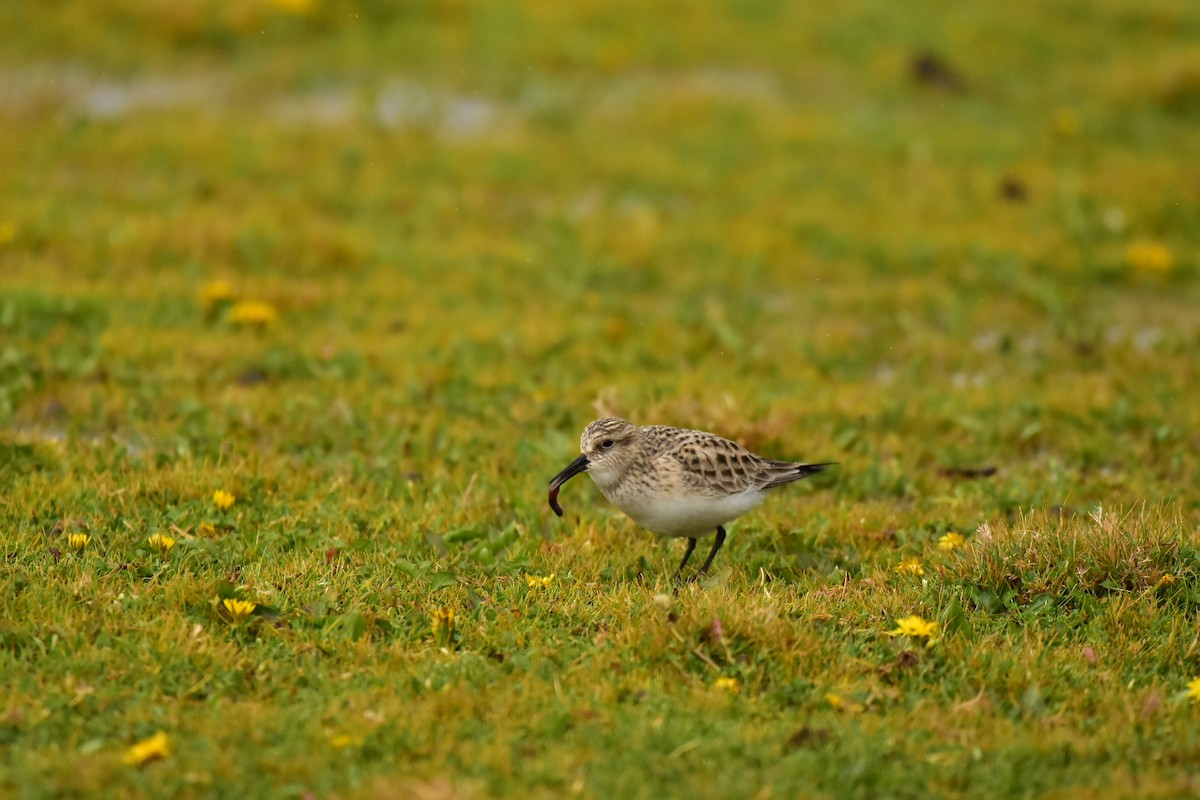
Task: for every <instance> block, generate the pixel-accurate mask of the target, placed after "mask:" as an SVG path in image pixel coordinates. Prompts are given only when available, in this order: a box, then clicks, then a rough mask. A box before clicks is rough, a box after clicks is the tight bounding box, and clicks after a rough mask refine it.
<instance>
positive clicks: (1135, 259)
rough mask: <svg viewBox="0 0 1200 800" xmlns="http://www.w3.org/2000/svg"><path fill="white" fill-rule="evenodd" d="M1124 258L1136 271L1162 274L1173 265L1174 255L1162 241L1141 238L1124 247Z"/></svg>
mask: <svg viewBox="0 0 1200 800" xmlns="http://www.w3.org/2000/svg"><path fill="white" fill-rule="evenodd" d="M1125 260H1126V261H1127V262H1129V266H1130V267H1131V268H1133V269H1135V270H1137V271H1138V272H1151V273H1154V274H1157V275H1162V274H1165V273H1167V272H1170V271H1171V268H1172V267H1173V266H1175V255H1174V254H1173V253H1172V252H1171V248H1169V247H1167V246H1166V245H1165V244H1163V243H1162V242H1157V241H1153V240H1150V239H1143V240H1141V241H1138V242H1132V243H1131V244H1130V245H1129V246H1128V247H1126V248H1125Z"/></svg>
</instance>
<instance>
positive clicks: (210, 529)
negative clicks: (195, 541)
mask: <svg viewBox="0 0 1200 800" xmlns="http://www.w3.org/2000/svg"><path fill="white" fill-rule="evenodd" d="M196 532H197V533H199V534H200V535H201V536H204V537H206V538H211V537H213V536H216V535H217V526H216V525H213V524H212V523H211V522H201V523H200V526H199V527H198V528H196Z"/></svg>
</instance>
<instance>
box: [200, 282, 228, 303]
mask: <svg viewBox="0 0 1200 800" xmlns="http://www.w3.org/2000/svg"><path fill="white" fill-rule="evenodd" d="M232 300H233V284H231V283H230V282H229V281H226V280H215V281H209V282H208V283H206V284H204V285H203V286H201V287H200V305H202V306H203V307H204V310H205V311H212V310H213V309H215V308H216V307H217V306H219V305H223V304H224V303H228V302H230V301H232Z"/></svg>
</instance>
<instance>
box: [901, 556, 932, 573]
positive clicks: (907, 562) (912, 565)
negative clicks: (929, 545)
mask: <svg viewBox="0 0 1200 800" xmlns="http://www.w3.org/2000/svg"><path fill="white" fill-rule="evenodd" d="M896 572H899V573H900V574H901V575H924V574H925V567H923V566H921V559H919V558H917V557H916V556H913V557H912V558H906V559H904V560H903V561H901V562H900V563H899V564H897V565H896Z"/></svg>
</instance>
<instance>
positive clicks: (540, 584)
mask: <svg viewBox="0 0 1200 800" xmlns="http://www.w3.org/2000/svg"><path fill="white" fill-rule="evenodd" d="M557 575H558V573H557V572H551V573H550V574H549V575H526V576H525V585H526V586H528V587H529V588H530V589H548V588H550V584H552V583H554V578H555V577H556V576H557Z"/></svg>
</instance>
